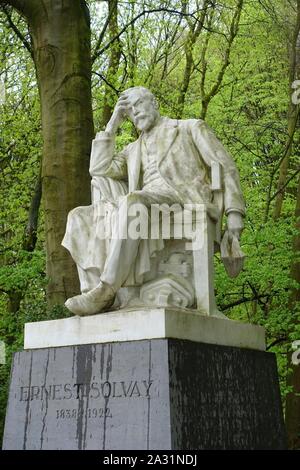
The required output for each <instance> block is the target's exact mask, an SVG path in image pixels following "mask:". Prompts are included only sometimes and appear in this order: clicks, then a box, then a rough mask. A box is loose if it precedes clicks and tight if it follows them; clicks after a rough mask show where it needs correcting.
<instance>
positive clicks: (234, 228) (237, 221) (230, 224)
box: [227, 211, 244, 241]
mask: <svg viewBox="0 0 300 470" xmlns="http://www.w3.org/2000/svg"><path fill="white" fill-rule="evenodd" d="M243 228H244V222H243V216H242V214H241V213H240V212H237V211H232V212H229V214H228V216H227V232H228V239H229V241H232V239H233V238H237V239H238V240H239V239H240V237H241V233H242V231H243Z"/></svg>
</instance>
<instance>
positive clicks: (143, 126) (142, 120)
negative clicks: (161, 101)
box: [135, 115, 155, 131]
mask: <svg viewBox="0 0 300 470" xmlns="http://www.w3.org/2000/svg"><path fill="white" fill-rule="evenodd" d="M154 123H155V117H151V118H149V116H147V115H140V116H139V117H138V118H137V119H136V120H135V127H136V128H137V129H138V130H139V131H147V130H148V129H150V128H151V127H152V126H153V125H154Z"/></svg>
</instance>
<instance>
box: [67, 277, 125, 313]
mask: <svg viewBox="0 0 300 470" xmlns="http://www.w3.org/2000/svg"><path fill="white" fill-rule="evenodd" d="M115 295H116V294H115V292H114V290H113V289H112V288H111V287H110V286H109V285H108V284H105V283H103V282H101V281H100V283H99V285H98V286H97V287H95V288H94V289H92V290H90V291H89V292H87V293H86V294H81V295H75V297H71V298H70V299H68V300H67V301H66V302H65V306H66V307H67V309H68V310H70V312H72V313H74V314H75V315H80V316H85V315H93V314H95V313H100V312H101V311H102V310H103V309H104V308H109V307H111V305H112V304H113V302H114V298H115Z"/></svg>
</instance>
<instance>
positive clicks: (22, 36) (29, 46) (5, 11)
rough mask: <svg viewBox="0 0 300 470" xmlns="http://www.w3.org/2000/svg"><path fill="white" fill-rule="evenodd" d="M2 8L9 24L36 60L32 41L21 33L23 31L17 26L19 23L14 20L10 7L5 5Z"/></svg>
mask: <svg viewBox="0 0 300 470" xmlns="http://www.w3.org/2000/svg"><path fill="white" fill-rule="evenodd" d="M2 10H3V11H4V14H5V16H6V18H7V21H8V24H9V26H10V27H11V29H12V30H13V31H14V33H15V34H16V36H17V37H18V38H19V39H20V40H21V42H22V43H23V45H24V46H25V48H26V49H27V51H28V52H29V54H30V55H31V58H32V60H34V57H33V50H32V47H31V44H30V42H29V41H27V39H26V38H25V36H24V35H23V34H22V33H21V31H20V30H19V28H18V27H17V25H16V24H15V23H14V22H13V20H12V17H11V14H10V12H9V10H8V8H7V7H6V6H3V7H2Z"/></svg>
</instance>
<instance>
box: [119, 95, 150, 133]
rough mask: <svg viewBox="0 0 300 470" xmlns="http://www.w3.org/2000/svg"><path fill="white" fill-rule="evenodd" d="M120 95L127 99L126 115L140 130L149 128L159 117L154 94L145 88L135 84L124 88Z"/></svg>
mask: <svg viewBox="0 0 300 470" xmlns="http://www.w3.org/2000/svg"><path fill="white" fill-rule="evenodd" d="M121 96H122V97H123V96H124V97H126V98H127V100H128V101H129V103H130V104H129V108H128V112H127V114H128V117H129V119H130V120H131V121H132V122H133V124H134V125H135V127H136V128H137V129H138V130H140V131H148V130H150V129H151V128H152V127H153V126H154V124H155V122H156V121H157V119H158V118H159V111H158V104H157V101H156V98H155V96H154V95H153V94H152V93H151V91H149V90H148V89H147V88H144V87H142V86H135V87H132V88H128V89H127V90H125V91H124V92H123V93H122V94H121Z"/></svg>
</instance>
